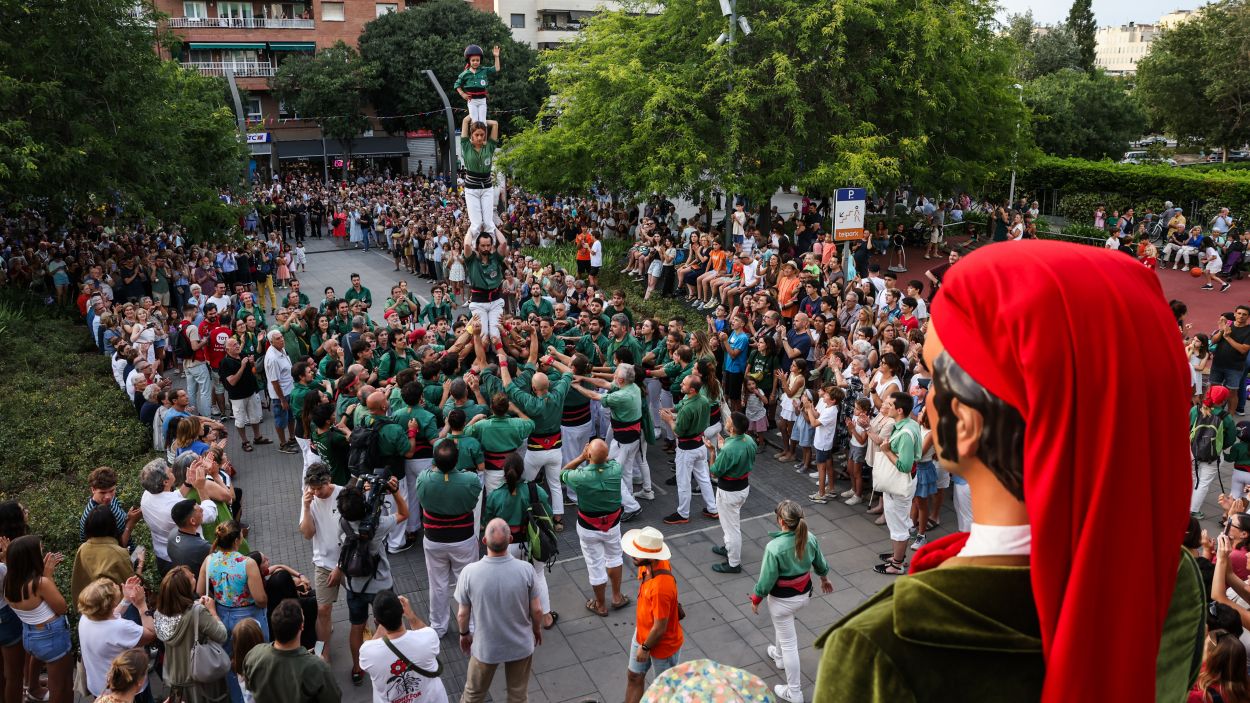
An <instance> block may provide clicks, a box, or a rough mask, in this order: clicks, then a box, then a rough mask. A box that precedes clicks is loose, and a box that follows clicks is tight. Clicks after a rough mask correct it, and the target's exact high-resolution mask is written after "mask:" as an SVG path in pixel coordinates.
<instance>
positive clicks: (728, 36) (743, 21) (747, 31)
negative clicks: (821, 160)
mask: <svg viewBox="0 0 1250 703" xmlns="http://www.w3.org/2000/svg"><path fill="white" fill-rule="evenodd" d="M720 12H721V14H722V15H724V16H725V18H726V19H728V20H729V31H727V32H721V34H720V36H719V37H717V38H716V46H722V45H728V47H729V66H730V68H732V67H733V61H734V34H735V33H736V32H737V30H738V29H741V30H742V36H744V37H749V36H751V23H750V22H748V21H747V18H745V17H740V16H739V15H738V0H720ZM729 91H730V92H733V81H732V80H731V81H730V82H729ZM734 163H735V158H734V155H733V154H730V155H729V166H730V169H731V170H732V168H733V166H734ZM726 190H728V188H726ZM733 201H734V197H733V195H731V194H730V193H725V251H732V250H733V222H732V219H731V213H732V212H733Z"/></svg>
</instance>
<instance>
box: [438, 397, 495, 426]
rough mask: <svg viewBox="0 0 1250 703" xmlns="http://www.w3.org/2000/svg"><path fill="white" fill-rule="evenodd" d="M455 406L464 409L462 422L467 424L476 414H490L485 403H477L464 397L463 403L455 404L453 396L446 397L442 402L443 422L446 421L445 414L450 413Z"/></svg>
mask: <svg viewBox="0 0 1250 703" xmlns="http://www.w3.org/2000/svg"><path fill="white" fill-rule="evenodd" d="M456 408H460V409H461V410H463V411H464V422H465V424H466V425H467V424H469V421H470V420H472V419H473V418H475V417H477V416H478V415H490V408H488V407H486V406H485V405H478V404H477V402H476V401H474V400H473V399H472V398H466V399H465V402H464V405H456V401H455V399H454V398H448V399H447V402H446V403H443V421H444V422H446V421H447V416H448V415H450V414H451V411H452V410H455V409H456Z"/></svg>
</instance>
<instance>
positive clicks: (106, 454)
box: [0, 293, 157, 607]
mask: <svg viewBox="0 0 1250 703" xmlns="http://www.w3.org/2000/svg"><path fill="white" fill-rule="evenodd" d="M15 300H17V297H16V296H15V295H13V294H12V293H10V294H8V295H7V296H6V301H5V303H4V309H5V313H6V314H5V317H6V318H7V326H8V330H7V332H6V333H5V334H3V335H0V378H4V379H5V390H6V393H5V395H6V397H7V398H8V402H5V403H0V447H3V448H4V451H2V452H0V500H17V501H20V502H21V503H22V504H23V505H25V506H26V507H27V508H28V509H29V511H30V524H31V531H32V532H33V533H34V534H37V535H40V536H41V537H42V538H43V542H44V548H45V549H46V550H48V551H57V552H61V553H62V554H64V555H65V561H64V562H63V563H62V564H61V566H60V568H58V569H57V574H56V581H57V585H58V586H60V588H61V592H62V593H65V594H67V598H68V593H69V582H70V575H71V571H72V569H73V564H74V553H75V552H76V551H77V549H78V546H79V544H80V542H79V540H78V518H79V516H80V515H81V514H82V509H83V506H84V505H86V502H87V498H88V497H89V496H90V495H91V491H90V489H89V488H88V487H87V476H88V475H89V474H90V473H91V470H92V469H94V468H96V467H97V466H110V467H112V468H113V469H114V470H116V471H117V475H118V478H119V481H120V483H119V485H118V491H117V496H118V499H120V500H121V503H122V505H123V506H125V507H127V508H130V507H133V506H136V505H138V504H139V499H140V497H141V496H142V495H143V489H142V488H141V487H140V486H139V469H140V468H141V467H142V466H143V464H144V463H146V462H147V461H148V460H149V459H151V458H152V457H154V456H155V453H153V452H152V432H151V430H149V429H146V428H144V427H143V426H142V425H141V424H140V423H139V421H138V418H137V417H135V410H134V405H133V404H132V403H129V402H127V401H126V398H125V395H124V394H123V393H122V392H121V390H120V389H118V387H117V384H116V383H114V382H113V372H112V369H111V368H110V366H109V363H108V359H107V358H106V357H105V356H104V355H102V354H100V353H99V352H97V351H96V349H95V346H94V344H93V343H92V342H91V338H90V335H89V334H88V333H87V328H86V326H85V325H84V324H83V323H82V322H81V321H76V320H72V319H70V318H68V317H64V316H57V315H58V313H57V312H56V311H55V310H54V309H52V308H51V307H45V306H44V305H43V304H42V301H34V300H33V299H30V300H28V301H22V302H19V303H14V301H15ZM62 315H63V314H62ZM131 537H132V539H135V540H138V543H139V544H143V545H144V546H145V548H146V549H147V553H148V556H147V572H146V573H145V576H147V577H148V578H147V583H148V586H149V587H155V586H156V584H157V582H156V580H155V574H156V570H155V569H156V559H155V556H154V553H153V552H152V544H151V537H150V535H149V533H148V531H147V527H146V525H145V523H143V522H142V521H141V522H140V523H139V525H138V526H136V528H135V530H134V532H133V534H132V535H131ZM71 607H73V606H72V604H71Z"/></svg>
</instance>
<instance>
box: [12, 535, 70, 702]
mask: <svg viewBox="0 0 1250 703" xmlns="http://www.w3.org/2000/svg"><path fill="white" fill-rule="evenodd" d="M64 560H65V557H64V556H63V555H61V554H59V553H56V552H53V553H49V554H44V553H43V547H42V545H41V544H40V542H39V537H38V536H36V535H26V536H24V537H18V538H17V539H15V540H13V542H12V543H10V544H9V547H8V549H6V550H5V554H4V561H5V565H6V566H7V567H8V572H7V574H6V575H5V579H4V597H5V599H6V600H7V601H8V602H9V607H11V608H12V609H13V612H14V614H16V615H17V617H18V619H19V620H21V621H22V644H23V645H24V646H25V648H26V651H27V652H28V653H30V655H31V656H32V657H34V658H35V659H37V660H39V661H41V662H43V663H44V664H45V665H46V666H47V669H48V692H49V698H48V700H49V702H50V703H71V701H73V700H74V691H73V688H74V648H73V644H72V643H71V642H70V635H69V623H68V621H66V619H65V612H66V610H67V609H68V607H67V606H66V603H65V597H64V596H62V595H61V592H60V591H59V590H57V587H56V582H55V581H54V580H53V575H54V574H55V573H56V567H57V566H59V565H60V563H61V562H62V561H64Z"/></svg>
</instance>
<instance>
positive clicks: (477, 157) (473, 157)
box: [460, 137, 499, 280]
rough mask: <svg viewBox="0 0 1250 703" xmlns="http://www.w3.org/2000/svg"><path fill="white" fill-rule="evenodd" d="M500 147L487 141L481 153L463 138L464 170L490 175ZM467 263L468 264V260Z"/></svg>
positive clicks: (494, 142) (462, 156) (466, 138)
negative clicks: (496, 151) (496, 150)
mask: <svg viewBox="0 0 1250 703" xmlns="http://www.w3.org/2000/svg"><path fill="white" fill-rule="evenodd" d="M498 147H499V142H497V141H495V140H494V139H487V140H486V143H485V144H483V145H482V149H481V150H480V151H479V150H478V149H475V148H474V147H473V142H472V141H470V140H469V138H468V137H461V138H460V162H461V163H463V164H464V170H466V171H468V172H469V173H478V174H484V173H490V171H491V166H492V164H493V163H494V161H495V149H497V148H498ZM465 263H466V264H467V263H468V260H467V259H466V260H465ZM470 280H472V279H470Z"/></svg>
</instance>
